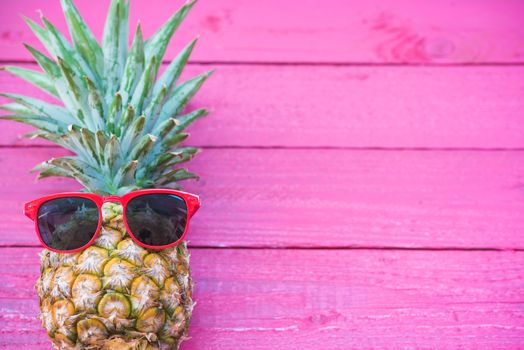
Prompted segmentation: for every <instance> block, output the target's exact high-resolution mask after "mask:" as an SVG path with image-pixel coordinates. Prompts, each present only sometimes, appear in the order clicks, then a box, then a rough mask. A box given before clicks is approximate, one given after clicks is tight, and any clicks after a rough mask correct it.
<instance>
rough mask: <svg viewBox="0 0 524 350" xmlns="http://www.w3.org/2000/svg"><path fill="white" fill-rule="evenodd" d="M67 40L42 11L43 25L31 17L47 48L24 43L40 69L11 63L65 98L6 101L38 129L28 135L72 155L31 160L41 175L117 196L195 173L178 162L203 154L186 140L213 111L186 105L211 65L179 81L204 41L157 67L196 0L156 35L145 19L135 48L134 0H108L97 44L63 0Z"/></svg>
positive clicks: (11, 116)
mask: <svg viewBox="0 0 524 350" xmlns="http://www.w3.org/2000/svg"><path fill="white" fill-rule="evenodd" d="M60 3H61V6H62V10H63V13H64V17H65V19H66V22H67V26H68V30H69V37H70V38H71V41H69V40H68V39H67V38H66V36H65V35H64V34H62V33H61V32H60V31H59V30H58V29H57V28H56V27H55V26H54V25H53V24H52V23H51V22H50V21H49V20H48V19H47V18H46V17H45V16H43V15H42V14H41V15H40V19H41V24H38V23H37V22H35V21H33V20H32V19H30V18H27V17H24V20H25V22H26V23H27V25H28V26H29V28H30V29H31V30H32V31H33V33H34V34H35V35H36V37H37V38H38V39H39V40H40V42H41V43H42V44H43V46H44V47H45V49H46V50H47V52H48V54H49V55H46V54H44V53H42V52H40V51H39V50H37V49H35V48H34V47H32V46H30V45H28V44H24V46H25V47H26V48H27V50H28V51H29V52H30V53H31V55H32V56H33V58H34V59H35V61H36V62H37V63H38V65H39V66H40V68H41V69H42V71H41V72H40V71H35V70H32V69H27V68H24V67H16V66H6V67H2V70H5V71H7V72H9V73H11V74H13V75H15V76H17V77H19V78H21V79H23V80H25V81H27V82H28V83H30V84H32V85H34V86H35V87H37V88H39V89H40V90H42V91H44V92H45V93H47V94H48V95H49V96H51V97H53V98H55V99H58V100H60V101H61V104H54V103H49V102H46V101H42V100H39V99H36V98H32V97H28V96H23V95H19V94H10V93H2V94H0V96H2V97H5V98H7V99H9V100H11V101H12V102H11V103H7V104H4V105H1V106H0V109H2V110H5V111H7V112H8V113H7V115H3V116H0V119H8V120H14V121H17V122H21V123H25V124H28V125H31V126H33V127H35V128H37V130H36V131H34V132H31V133H29V134H27V135H25V136H27V137H30V138H35V137H40V138H44V139H46V140H49V141H51V142H54V143H56V144H58V145H60V146H62V147H64V148H65V149H67V150H69V151H71V152H73V153H74V155H72V156H67V157H61V158H53V159H50V160H48V161H45V162H43V163H41V164H39V165H38V166H36V167H35V168H34V171H37V172H39V178H45V177H49V176H62V177H69V178H74V179H76V180H77V181H78V182H80V183H81V184H82V185H83V186H85V187H86V189H87V190H89V191H93V192H97V193H104V194H118V193H122V191H126V190H129V189H136V188H144V187H156V186H172V187H176V188H179V185H178V184H177V182H178V181H180V180H184V179H190V178H198V177H197V175H195V174H193V173H191V172H189V171H188V170H186V169H181V168H176V166H179V165H180V164H182V163H185V162H187V161H189V160H191V159H192V158H193V157H194V156H195V155H196V154H197V153H198V152H197V149H196V148H193V147H179V144H180V143H181V142H183V141H184V140H185V139H186V138H187V136H188V135H187V134H186V133H184V130H185V129H186V128H187V127H188V126H189V125H190V124H192V123H193V122H194V121H195V120H197V119H199V118H201V117H203V116H205V115H207V111H206V110H205V109H196V110H194V111H188V112H185V110H186V108H187V105H188V103H189V101H190V100H191V99H192V98H193V96H194V95H195V94H196V93H197V92H198V91H199V89H200V88H201V86H202V84H203V83H204V82H205V81H206V79H207V78H208V77H209V76H210V75H211V73H212V71H209V72H205V73H202V74H200V75H197V76H196V77H194V78H191V79H189V80H187V81H184V82H182V83H179V79H180V76H181V74H182V71H183V69H184V68H185V66H186V64H187V62H188V59H189V56H190V55H191V52H192V51H193V49H194V47H195V44H196V42H197V39H194V40H193V41H191V42H190V43H189V44H188V45H187V46H186V47H184V48H183V49H182V50H181V52H180V53H179V54H178V55H177V56H176V57H175V58H174V59H173V60H172V61H171V62H170V63H169V65H167V67H166V69H165V70H164V72H163V73H162V74H161V75H160V74H159V69H160V65H161V64H162V58H163V57H164V55H165V53H166V50H167V47H168V45H169V42H170V40H171V38H172V36H173V35H174V33H175V31H176V30H177V28H178V27H179V26H180V24H181V23H182V21H183V20H184V18H185V17H186V16H187V14H188V13H189V11H190V10H191V8H192V7H193V5H194V4H195V1H194V0H192V1H188V2H186V3H185V4H184V5H183V6H182V7H181V8H180V9H179V10H178V11H177V12H175V13H174V14H173V15H172V16H171V17H170V18H169V19H168V20H167V21H166V22H165V23H164V24H163V25H162V26H161V27H160V28H159V29H158V30H157V31H156V32H155V33H154V34H153V35H152V36H151V37H150V38H148V39H147V40H144V38H143V35H142V30H141V26H140V23H138V25H137V27H136V30H135V31H134V33H135V34H134V38H133V40H132V43H131V46H130V47H128V32H129V5H130V2H129V1H128V0H111V3H110V6H109V12H108V16H107V19H106V23H105V26H104V32H103V35H102V40H101V42H100V43H99V42H98V41H97V39H96V38H95V36H94V34H93V32H92V31H91V29H90V28H89V27H88V26H87V24H86V23H85V21H84V19H83V18H82V16H81V15H80V13H79V11H78V9H77V8H76V6H75V5H74V3H73V1H72V0H60Z"/></svg>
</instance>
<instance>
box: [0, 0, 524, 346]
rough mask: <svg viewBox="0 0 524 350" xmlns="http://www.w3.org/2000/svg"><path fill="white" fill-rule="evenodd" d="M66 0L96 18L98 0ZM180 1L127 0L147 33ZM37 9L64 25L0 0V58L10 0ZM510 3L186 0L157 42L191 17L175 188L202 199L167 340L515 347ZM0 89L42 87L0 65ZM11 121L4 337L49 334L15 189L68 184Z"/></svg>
mask: <svg viewBox="0 0 524 350" xmlns="http://www.w3.org/2000/svg"><path fill="white" fill-rule="evenodd" d="M76 2H77V3H78V5H79V7H80V10H81V11H82V12H83V13H84V14H85V15H86V19H87V21H88V22H89V23H90V24H91V25H93V26H94V27H95V32H96V33H97V35H99V34H100V32H101V29H102V22H103V16H101V14H102V13H105V9H106V7H107V1H88V0H76ZM180 4H181V1H170V0H153V1H146V0H133V2H132V15H131V17H132V22H135V21H136V19H137V18H139V17H140V19H141V21H142V25H143V27H144V28H145V32H146V34H151V33H152V30H153V28H154V27H157V26H158V24H159V23H160V22H162V21H163V20H164V19H165V18H167V16H168V14H169V13H170V12H171V11H172V10H174V9H175V8H177V7H179V5H180ZM36 8H41V9H42V10H43V11H44V12H45V14H46V15H47V16H48V17H49V18H50V19H52V20H53V21H56V22H57V24H58V26H59V27H60V28H63V27H64V26H63V23H64V22H63V18H62V16H61V15H60V14H59V2H58V1H44V0H18V1H3V2H0V62H2V63H6V64H10V63H13V62H14V61H24V62H29V61H30V58H29V57H28V55H27V54H26V53H25V52H24V51H23V48H22V46H21V41H27V42H29V43H34V42H35V41H34V38H33V37H32V36H31V35H30V34H29V30H28V29H27V28H26V27H25V25H24V24H23V22H22V20H21V19H20V18H19V17H17V16H16V15H13V14H16V13H23V14H26V15H29V16H31V17H32V18H35V17H37V15H36V13H35V11H34V10H35V9H36ZM523 13H524V3H523V2H521V1H517V0H508V1H504V2H502V1H495V0H480V1H471V0H461V1H445V2H442V1H436V0H429V1H425V2H414V1H408V0H385V1H381V2H372V1H363V0H358V1H357V0H354V1H351V2H349V1H344V0H325V1H319V0H316V1H313V0H305V1H300V2H296V1H275V0H267V1H263V2H261V1H258V2H256V1H254V0H249V1H248V0H220V1H219V0H205V1H200V2H199V4H197V6H196V7H195V10H194V11H193V13H192V14H191V15H190V16H189V18H188V20H187V22H186V23H185V24H184V25H183V26H182V28H181V30H180V33H179V35H177V37H176V40H175V42H174V44H173V45H172V46H171V47H170V48H169V52H168V57H173V56H174V54H175V52H177V51H178V49H179V48H181V47H182V46H183V45H184V44H185V43H187V42H188V41H189V40H190V39H192V37H193V35H194V34H195V33H197V32H200V34H201V40H200V43H199V45H198V46H197V49H196V51H195V55H194V57H193V64H192V65H191V66H190V68H189V72H188V75H190V74H191V75H192V74H195V73H197V72H201V71H202V70H206V69H209V68H211V67H213V68H218V70H217V72H216V74H215V75H214V76H213V77H212V79H210V81H209V82H208V83H207V84H206V86H205V87H204V88H203V89H202V92H201V93H200V94H199V95H198V96H197V97H196V99H195V101H194V103H193V106H195V107H196V106H202V105H203V106H209V107H211V108H212V110H213V113H212V115H211V116H210V117H209V118H207V119H206V120H203V121H201V122H200V123H198V124H197V125H195V126H194V127H193V128H192V129H191V132H192V134H193V135H192V138H191V140H190V143H191V144H193V145H201V146H206V149H205V150H204V152H203V153H202V154H201V155H200V156H199V157H198V158H197V159H196V160H195V161H194V162H193V164H191V169H192V170H195V171H196V172H199V173H200V175H201V176H202V179H203V180H202V181H201V182H199V183H189V182H188V183H187V187H186V188H187V189H188V190H191V191H194V192H197V193H200V194H201V195H202V197H203V200H204V207H203V208H202V210H201V211H200V212H199V214H198V215H197V216H195V218H194V225H193V226H192V228H191V236H190V243H191V245H192V246H193V248H192V268H193V272H194V277H195V280H196V294H195V298H196V299H197V301H198V305H197V307H196V311H195V317H194V319H193V323H192V327H191V336H192V339H191V340H190V341H189V342H188V343H186V344H185V345H184V346H183V348H182V350H188V349H195V350H196V349H260V350H261V349H305V350H307V349H315V350H316V349H337V350H338V349H521V348H523V347H524V328H523V327H524V326H523V322H522V320H523V319H524V298H523V295H524V293H523V292H524V283H523V281H524V277H523V272H522V271H524V269H523V268H524V258H523V257H524V255H523V254H524V252H522V251H520V250H523V249H524V238H523V236H522V232H524V215H523V213H524V180H523V179H524V177H523V174H524V159H523V158H524V152H523V150H524V128H523V125H524V123H523V121H524V120H523V119H524V114H523V110H524V102H523V101H524V98H523V97H524V67H522V65H521V64H522V63H523V62H524V40H523V39H524V21H522V18H523V17H522V14H523ZM254 62H255V63H258V64H252V63H254ZM297 63H299V64H297ZM304 63H308V64H304ZM332 63H336V64H335V65H333V64H332ZM338 63H340V64H341V65H338ZM397 63H402V64H406V65H405V66H402V67H400V66H395V67H393V66H392V64H397ZM361 64H362V65H361ZM417 64H431V65H438V64H443V65H442V66H439V67H422V66H420V65H417ZM447 64H452V65H447ZM462 64H473V65H474V66H469V65H468V66H465V65H462ZM414 65H417V66H414ZM457 65H460V66H457ZM6 90H8V91H15V92H24V93H30V94H35V95H36V96H42V95H41V94H40V95H39V93H37V92H36V91H35V90H34V89H32V88H28V85H26V84H24V83H21V82H19V81H16V80H15V79H13V78H12V77H9V76H8V75H7V74H6V73H0V91H6ZM28 130H29V129H27V128H24V127H21V126H19V125H18V124H15V123H9V122H2V123H1V126H0V279H1V280H2V283H1V284H0V325H1V326H0V349H9V350H14V349H17V350H18V349H42V350H44V349H50V346H49V342H48V340H47V338H46V336H45V334H44V332H43V331H42V328H41V327H40V325H39V322H38V321H37V320H36V315H37V312H38V310H37V309H38V306H37V303H36V300H35V294H34V291H33V289H32V285H33V283H34V281H35V279H36V277H37V275H38V262H37V258H36V254H37V252H38V251H39V249H38V248H34V246H35V245H36V243H37V242H36V239H35V236H34V233H33V229H32V227H31V224H30V222H29V221H28V220H27V219H26V218H25V217H24V216H22V215H21V203H22V202H23V201H25V200H27V199H31V198H34V197H37V196H40V195H43V194H49V193H52V192H56V191H61V190H69V189H76V188H78V187H77V185H75V184H73V183H72V182H71V181H65V180H48V181H43V182H39V183H35V182H34V181H33V175H30V174H28V170H29V169H30V168H31V167H32V166H33V165H34V164H36V163H37V162H39V161H42V160H44V159H47V158H49V157H51V156H53V155H59V154H63V151H60V150H58V149H56V148H50V147H48V146H49V145H48V144H45V143H43V142H41V141H39V142H33V143H29V142H27V141H21V140H20V139H19V138H18V136H19V135H20V134H21V133H23V132H26V131H28ZM29 144H33V145H37V147H31V148H30V147H27V146H28V145H29ZM261 148H265V149H261ZM275 148H282V149H275ZM306 148H307V149H306ZM334 148H342V149H334ZM377 148H384V149H385V150H377ZM418 148H424V149H429V150H425V151H421V150H418V151H417V150H413V149H418ZM9 246H11V247H9ZM203 247H212V248H213V249H203ZM264 247H266V248H272V249H262V248H264ZM319 247H324V248H330V249H306V248H319ZM351 247H360V248H362V247H367V248H370V249H356V250H355V249H349V248H351ZM276 248H278V249H276ZM297 248H300V249H297ZM332 248H337V249H332ZM384 248H393V249H397V250H390V249H384ZM405 248H408V249H416V250H414V251H413V250H404V249H405ZM432 249H445V250H442V251H433V250H432ZM479 249H495V250H506V249H507V250H508V251H483V250H479ZM461 250H463V251H461Z"/></svg>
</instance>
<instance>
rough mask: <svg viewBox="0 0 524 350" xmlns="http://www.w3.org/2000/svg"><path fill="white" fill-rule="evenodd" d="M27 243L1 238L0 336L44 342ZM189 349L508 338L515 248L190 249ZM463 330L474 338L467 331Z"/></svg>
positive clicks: (513, 336) (423, 345)
mask: <svg viewBox="0 0 524 350" xmlns="http://www.w3.org/2000/svg"><path fill="white" fill-rule="evenodd" d="M38 251H39V249H34V248H15V249H6V248H3V249H0V275H1V276H2V281H3V282H2V284H0V321H1V324H2V327H1V328H0V339H2V340H0V344H1V345H0V347H1V348H2V349H10V350H14V349H17V348H18V349H20V348H22V349H49V348H50V347H49V345H48V340H47V338H46V335H45V333H44V331H43V330H42V328H41V327H40V324H39V321H38V320H37V319H36V316H37V314H38V304H37V300H36V299H35V293H34V291H33V284H34V282H35V280H36V278H37V276H38V259H37V252H38ZM191 253H192V256H191V259H192V261H191V266H192V271H193V276H194V279H195V283H196V284H195V294H194V296H195V300H196V301H197V306H196V308H195V313H194V317H193V319H192V324H191V328H190V334H189V335H190V336H191V340H190V341H189V342H187V343H185V344H184V345H183V347H182V350H189V349H303V350H308V349H312V350H313V349H314V350H317V349H319V348H321V349H326V350H328V349H371V348H373V349H437V348H438V349H495V348H496V349H516V348H521V347H522V346H523V344H524V332H523V325H522V319H523V318H524V297H523V295H524V283H523V280H524V275H523V271H524V253H522V252H519V253H515V252H416V251H401V252H399V251H396V252H395V251H351V250H349V251H347V250H345V251H344V250H342V251H339V250H328V251H322V250H300V251H288V250H284V251H278V250H227V249H226V250H215V249H212V250H208V249H192V250H191ZM472 339H474V341H473V340H472Z"/></svg>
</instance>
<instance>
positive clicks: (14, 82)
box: [0, 41, 524, 148]
mask: <svg viewBox="0 0 524 350" xmlns="http://www.w3.org/2000/svg"><path fill="white" fill-rule="evenodd" d="M523 42H524V41H523ZM214 66H215V65H214ZM215 67H216V68H217V72H216V73H215V74H214V76H213V77H211V79H210V80H209V81H208V82H207V83H206V85H205V86H204V87H203V88H202V91H201V92H200V93H199V94H198V95H197V96H196V98H195V99H194V101H193V103H192V105H191V107H194V108H197V107H201V106H205V107H211V108H212V113H211V115H210V116H209V117H208V118H206V119H205V120H203V121H200V122H198V123H196V125H195V126H194V127H193V128H192V129H191V130H190V131H191V133H192V136H191V138H190V143H191V144H194V145H208V146H241V147H251V146H264V147H271V146H279V147H394V148H395V147H397V148H418V147H421V148H523V147H524V128H522V125H524V114H523V113H522V111H523V110H524V67H453V68H452V67H446V68H443V67H433V68H422V67H394V68H391V67H318V66H311V67H304V66H295V67H291V66H285V67H282V66H223V65H222V66H220V65H219V66H215ZM207 69H209V66H200V65H194V66H191V68H190V69H189V70H188V71H187V73H186V76H193V75H196V74H197V73H200V72H203V71H205V70H207ZM0 91H8V92H16V93H24V94H28V95H31V96H38V97H40V98H44V99H47V97H46V96H45V95H44V94H43V93H40V92H39V91H37V90H36V89H34V88H31V87H30V85H29V84H27V83H25V82H23V81H21V80H20V79H17V78H15V77H12V76H11V75H9V74H8V73H6V72H0ZM1 125H2V128H0V144H2V145H23V144H46V143H45V142H44V141H36V140H33V141H27V140H22V139H21V138H20V135H22V134H24V133H25V132H27V131H29V130H30V128H29V127H26V126H23V125H20V124H17V123H14V122H2V124H1Z"/></svg>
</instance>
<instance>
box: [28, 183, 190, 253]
mask: <svg viewBox="0 0 524 350" xmlns="http://www.w3.org/2000/svg"><path fill="white" fill-rule="evenodd" d="M106 202H119V203H120V204H121V205H122V213H123V215H122V216H123V220H124V225H125V228H126V230H127V233H129V235H130V236H131V238H132V239H133V240H134V241H135V242H136V243H137V244H138V245H140V246H142V247H145V248H150V249H164V248H168V247H172V246H174V245H177V244H178V243H180V242H181V241H182V240H183V239H184V237H185V235H186V233H187V229H188V225H189V219H190V218H191V217H192V216H193V215H194V214H195V212H196V211H197V210H198V208H200V198H199V197H198V196H197V195H194V194H191V193H187V192H182V191H176V190H168V189H149V190H138V191H133V192H130V193H127V194H125V195H123V196H121V197H119V196H100V195H97V194H94V193H83V192H68V193H59V194H54V195H50V196H45V197H42V198H38V199H35V200H33V201H31V202H28V203H26V204H25V206H24V212H25V215H26V216H28V217H29V218H30V219H31V220H33V221H34V222H35V229H36V233H37V235H38V238H39V239H40V242H41V243H42V245H43V246H44V247H45V248H47V249H49V250H51V251H54V252H59V253H73V252H78V251H81V250H82V249H85V248H87V247H89V246H90V245H91V244H93V242H94V241H95V239H96V237H97V236H98V234H99V232H100V229H101V228H102V205H103V204H104V203H106Z"/></svg>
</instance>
